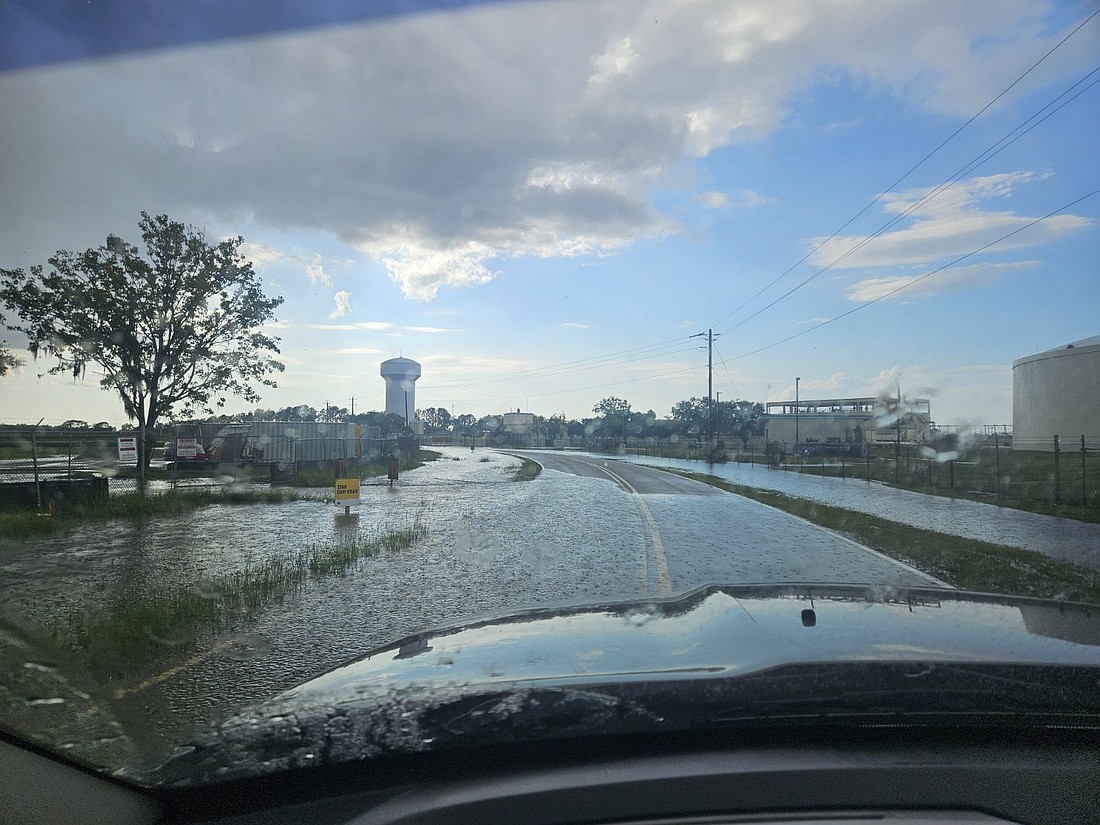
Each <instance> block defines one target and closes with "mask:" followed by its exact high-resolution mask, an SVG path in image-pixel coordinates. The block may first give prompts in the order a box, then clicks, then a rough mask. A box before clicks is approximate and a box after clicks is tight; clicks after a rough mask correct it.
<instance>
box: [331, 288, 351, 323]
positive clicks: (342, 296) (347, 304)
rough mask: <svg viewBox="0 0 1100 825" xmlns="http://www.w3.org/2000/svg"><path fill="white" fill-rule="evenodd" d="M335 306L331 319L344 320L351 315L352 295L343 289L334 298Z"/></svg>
mask: <svg viewBox="0 0 1100 825" xmlns="http://www.w3.org/2000/svg"><path fill="white" fill-rule="evenodd" d="M332 301H333V304H334V305H335V306H334V308H333V310H332V313H331V314H330V315H329V316H328V317H329V318H342V317H343V316H345V315H350V314H351V293H350V292H348V291H347V290H344V289H341V290H340V291H339V292H337V293H336V294H335V295H333V296H332Z"/></svg>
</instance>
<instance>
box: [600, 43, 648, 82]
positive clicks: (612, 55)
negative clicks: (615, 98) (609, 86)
mask: <svg viewBox="0 0 1100 825" xmlns="http://www.w3.org/2000/svg"><path fill="white" fill-rule="evenodd" d="M640 60H641V56H640V55H639V54H638V53H637V52H636V51H634V49H633V48H632V47H631V45H630V38H629V37H621V38H617V39H615V40H613V41H612V42H611V43H608V45H607V48H606V49H605V50H604V51H603V52H601V53H600V54H599V55H598V56H597V57H596V59H595V60H594V61H593V63H594V64H595V66H596V71H595V73H594V74H593V75H592V76H591V77H589V78H588V82H589V83H590V84H592V85H596V84H600V83H607V82H609V81H611V80H613V79H614V78H615V77H617V76H621V75H632V74H634V71H635V69H637V67H638V64H639V62H640Z"/></svg>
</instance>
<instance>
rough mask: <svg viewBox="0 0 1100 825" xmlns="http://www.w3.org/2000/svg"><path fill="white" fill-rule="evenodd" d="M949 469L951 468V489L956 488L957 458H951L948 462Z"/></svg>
mask: <svg viewBox="0 0 1100 825" xmlns="http://www.w3.org/2000/svg"><path fill="white" fill-rule="evenodd" d="M947 464H948V467H949V469H950V470H951V489H952V490H954V489H955V459H951V460H950V461H948V462H947Z"/></svg>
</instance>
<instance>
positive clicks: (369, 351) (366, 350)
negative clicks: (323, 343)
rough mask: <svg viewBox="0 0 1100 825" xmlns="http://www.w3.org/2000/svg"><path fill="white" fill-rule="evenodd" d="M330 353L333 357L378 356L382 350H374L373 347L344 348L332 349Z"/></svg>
mask: <svg viewBox="0 0 1100 825" xmlns="http://www.w3.org/2000/svg"><path fill="white" fill-rule="evenodd" d="M332 352H333V354H334V355H378V354H379V353H382V352H384V350H380V349H374V348H373V347H344V348H342V349H334V350H332Z"/></svg>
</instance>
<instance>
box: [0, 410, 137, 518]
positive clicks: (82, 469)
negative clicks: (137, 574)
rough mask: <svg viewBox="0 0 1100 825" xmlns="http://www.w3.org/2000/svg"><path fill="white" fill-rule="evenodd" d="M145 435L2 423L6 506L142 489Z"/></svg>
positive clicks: (1, 500) (1, 490)
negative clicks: (140, 455) (141, 456)
mask: <svg viewBox="0 0 1100 825" xmlns="http://www.w3.org/2000/svg"><path fill="white" fill-rule="evenodd" d="M142 446H143V445H142V444H141V437H140V434H138V433H136V432H131V431H118V430H108V429H90V428H80V429H77V428H65V427H10V426H8V427H0V507H27V506H32V507H36V508H38V509H41V510H47V509H49V508H50V507H51V506H57V505H60V504H61V503H62V502H74V501H85V500H88V499H92V498H96V497H99V496H105V495H109V494H118V493H126V492H138V491H140V490H141V489H142V488H143V487H144V486H145V482H146V481H148V479H146V478H145V475H146V473H145V472H144V471H143V469H142V468H141V467H140V465H139V463H138V460H137V456H138V451H139V450H140V449H141V448H142Z"/></svg>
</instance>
